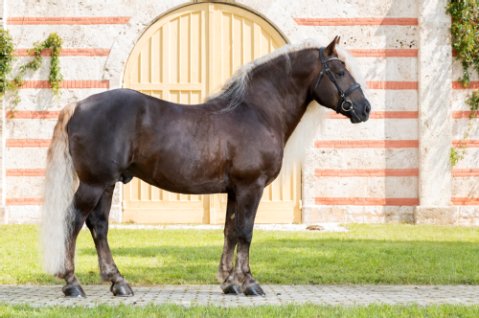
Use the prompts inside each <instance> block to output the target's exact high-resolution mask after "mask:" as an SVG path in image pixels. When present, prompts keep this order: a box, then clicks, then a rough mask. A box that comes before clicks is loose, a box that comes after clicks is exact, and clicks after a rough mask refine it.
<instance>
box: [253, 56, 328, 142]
mask: <svg viewBox="0 0 479 318" xmlns="http://www.w3.org/2000/svg"><path fill="white" fill-rule="evenodd" d="M318 56H319V55H318V52H317V50H312V49H311V50H303V51H299V52H295V53H290V55H289V56H288V57H281V58H279V59H276V60H275V61H272V62H271V63H273V62H275V63H276V65H272V64H269V65H265V66H264V67H263V68H262V69H260V70H258V72H255V73H254V74H253V76H252V77H251V79H250V83H249V85H248V86H249V88H250V89H251V90H252V91H253V94H248V95H249V96H253V98H254V99H255V101H254V103H255V105H257V106H258V107H259V108H260V109H261V111H263V112H265V113H266V114H267V116H268V118H270V119H271V121H272V122H273V123H274V126H275V127H274V128H275V129H277V131H278V133H279V134H281V135H282V138H283V140H284V142H286V141H287V139H288V138H289V136H290V135H291V134H292V132H293V130H294V129H295V128H296V126H297V125H298V123H299V121H300V120H301V117H302V116H303V115H304V113H305V111H306V108H307V106H308V104H309V103H310V102H311V101H312V98H311V92H310V87H311V83H312V81H313V80H314V78H316V77H317V74H319V66H318V64H319V63H317V61H318Z"/></svg>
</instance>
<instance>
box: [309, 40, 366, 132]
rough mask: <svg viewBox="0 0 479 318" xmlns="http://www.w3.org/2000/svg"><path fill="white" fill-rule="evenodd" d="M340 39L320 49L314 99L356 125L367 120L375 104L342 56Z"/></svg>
mask: <svg viewBox="0 0 479 318" xmlns="http://www.w3.org/2000/svg"><path fill="white" fill-rule="evenodd" d="M338 43H339V37H338V36H336V37H335V38H334V40H333V41H332V42H331V43H330V44H329V45H328V46H327V47H326V48H324V47H323V48H321V49H320V50H319V61H318V62H319V63H321V70H320V73H319V75H318V77H317V79H315V81H314V82H313V85H314V86H313V89H312V91H313V97H314V99H315V100H316V101H317V102H318V103H320V104H321V105H323V106H326V107H329V108H331V109H334V110H335V111H336V112H337V113H341V114H343V115H344V116H346V117H348V118H349V119H350V120H351V122H352V123H359V122H362V121H366V120H368V118H369V112H370V111H371V105H370V104H369V101H368V100H367V99H366V97H365V96H364V93H363V91H362V90H361V86H360V85H359V84H358V83H357V82H356V80H355V79H354V78H353V76H352V75H351V73H350V72H349V71H348V69H347V68H346V65H345V63H344V62H343V61H341V60H340V59H339V57H338V53H337V51H336V44H338Z"/></svg>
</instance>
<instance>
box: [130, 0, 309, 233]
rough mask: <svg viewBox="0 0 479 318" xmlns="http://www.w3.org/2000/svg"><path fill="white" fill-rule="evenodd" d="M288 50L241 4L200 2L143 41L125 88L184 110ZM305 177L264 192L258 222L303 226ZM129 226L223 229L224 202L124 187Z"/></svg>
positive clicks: (162, 22) (135, 184) (136, 183)
mask: <svg viewBox="0 0 479 318" xmlns="http://www.w3.org/2000/svg"><path fill="white" fill-rule="evenodd" d="M285 43H286V41H285V39H284V37H283V36H282V35H281V34H280V33H279V32H278V31H277V30H276V29H275V28H274V27H273V26H271V24H269V23H268V22H267V21H265V20H264V19H263V18H261V17H259V16H258V15H256V14H253V13H252V12H250V11H248V10H246V9H243V8H241V7H238V6H234V5H227V4H219V3H200V4H192V5H188V6H185V7H183V8H180V9H177V10H174V11H173V12H170V13H168V14H167V15H165V16H163V17H162V18H160V19H159V20H158V21H156V22H155V23H154V24H153V25H152V26H150V27H149V28H148V30H147V31H146V32H145V33H144V34H143V35H142V36H141V38H140V39H139V41H138V42H137V44H136V45H135V47H134V49H133V51H132V53H131V54H130V57H129V58H128V61H127V64H126V69H125V76H124V87H128V88H132V89H136V90H139V91H142V92H144V93H146V94H150V95H153V96H156V97H159V98H162V99H165V100H170V101H173V102H179V103H184V104H195V103H200V102H202V101H203V100H204V99H205V98H206V97H207V96H209V95H211V94H213V93H215V92H217V91H219V90H220V89H221V87H222V86H223V84H224V83H225V81H226V80H227V79H228V78H230V77H231V75H232V74H233V73H234V72H235V71H236V70H237V69H238V68H239V67H240V66H242V65H243V64H246V63H248V62H250V61H251V60H253V59H255V58H258V57H260V56H263V55H265V54H268V53H270V52H272V51H273V50H275V49H276V48H278V47H281V46H283V45H284V44H285ZM300 182H301V181H300V173H299V171H295V172H293V173H292V174H291V176H290V177H287V178H286V177H284V176H279V177H278V179H277V180H276V181H275V182H274V183H273V184H272V185H270V186H269V187H268V188H267V189H265V192H264V195H263V199H262V201H261V204H260V207H259V210H258V214H257V218H256V220H257V222H259V223H291V222H300V221H301V212H300V206H299V202H300V191H301V187H300ZM122 203H123V221H124V222H135V223H212V224H216V223H223V222H224V214H225V210H226V196H225V195H183V194H176V193H170V192H167V191H163V190H160V189H157V188H155V187H152V186H150V185H148V184H146V183H144V182H142V181H140V180H138V179H134V180H133V181H131V182H130V183H129V184H127V185H125V186H124V188H123V201H122Z"/></svg>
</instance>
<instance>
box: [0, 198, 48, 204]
mask: <svg viewBox="0 0 479 318" xmlns="http://www.w3.org/2000/svg"><path fill="white" fill-rule="evenodd" d="M6 201H7V205H42V204H43V199H42V198H7V200H6Z"/></svg>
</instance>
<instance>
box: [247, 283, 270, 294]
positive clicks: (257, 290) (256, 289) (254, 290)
mask: <svg viewBox="0 0 479 318" xmlns="http://www.w3.org/2000/svg"><path fill="white" fill-rule="evenodd" d="M243 293H244V294H245V296H264V295H265V293H264V291H263V288H261V287H260V286H259V285H258V284H256V283H253V284H249V285H248V286H246V287H245V289H244V291H243Z"/></svg>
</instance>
